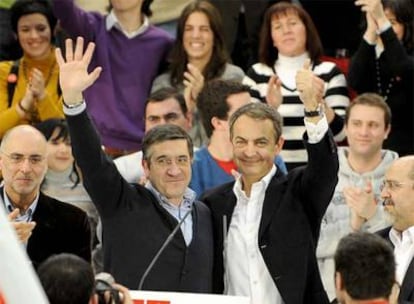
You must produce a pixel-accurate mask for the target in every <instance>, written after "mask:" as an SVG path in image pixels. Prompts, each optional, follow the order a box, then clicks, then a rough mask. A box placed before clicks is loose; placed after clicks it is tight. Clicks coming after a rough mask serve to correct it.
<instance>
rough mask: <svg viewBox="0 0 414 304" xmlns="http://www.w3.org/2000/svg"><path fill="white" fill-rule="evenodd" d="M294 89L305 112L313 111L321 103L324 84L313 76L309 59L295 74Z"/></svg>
mask: <svg viewBox="0 0 414 304" xmlns="http://www.w3.org/2000/svg"><path fill="white" fill-rule="evenodd" d="M296 88H297V90H298V92H299V98H300V100H301V101H302V102H303V105H304V106H305V109H306V110H307V111H314V110H315V109H316V108H317V107H318V104H319V103H321V102H322V97H323V95H324V90H325V82H324V81H323V80H322V79H320V78H319V77H317V76H315V75H314V74H313V72H312V70H311V63H310V59H306V61H305V63H304V65H303V68H302V69H300V70H299V71H298V72H297V73H296Z"/></svg>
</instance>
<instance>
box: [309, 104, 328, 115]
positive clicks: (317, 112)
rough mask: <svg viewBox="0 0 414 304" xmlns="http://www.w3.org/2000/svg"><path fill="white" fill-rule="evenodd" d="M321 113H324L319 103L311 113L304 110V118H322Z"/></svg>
mask: <svg viewBox="0 0 414 304" xmlns="http://www.w3.org/2000/svg"><path fill="white" fill-rule="evenodd" d="M323 113H324V109H323V105H322V104H320V103H319V104H318V106H317V107H316V109H315V110H313V111H306V109H305V110H304V114H305V117H317V116H322V115H323Z"/></svg>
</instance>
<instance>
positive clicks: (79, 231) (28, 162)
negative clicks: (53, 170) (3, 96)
mask: <svg viewBox="0 0 414 304" xmlns="http://www.w3.org/2000/svg"><path fill="white" fill-rule="evenodd" d="M46 151H47V142H46V139H45V137H44V136H43V134H42V133H40V132H39V131H38V130H36V129H35V128H33V127H32V126H29V125H21V126H17V127H14V128H13V129H11V130H9V131H8V132H7V133H6V134H5V135H4V137H3V139H2V142H1V144H0V170H1V172H2V175H3V184H2V185H1V187H0V196H1V198H2V201H3V202H4V204H2V205H3V207H4V208H5V210H6V212H7V213H8V214H9V220H10V221H11V222H12V223H13V227H14V229H15V230H16V232H17V235H18V236H19V238H20V240H21V242H22V243H23V244H24V245H25V247H26V250H27V254H28V256H29V258H30V260H31V261H32V263H33V266H35V267H37V266H38V265H39V264H40V263H41V262H43V261H44V260H46V259H47V258H48V257H49V256H51V255H53V254H58V253H64V252H65V253H73V254H76V255H78V256H79V257H81V258H84V259H85V260H87V261H90V259H91V249H90V243H91V242H90V239H91V232H90V227H89V222H88V217H87V215H86V213H85V212H83V211H82V210H80V209H79V208H77V207H74V206H71V205H69V204H66V203H63V202H60V201H58V200H56V199H53V198H51V197H48V196H46V195H44V194H43V193H41V192H40V185H41V183H42V181H43V178H44V176H45V174H46V171H47V160H46V153H47V152H46ZM0 201H1V200H0ZM0 208H1V207H0Z"/></svg>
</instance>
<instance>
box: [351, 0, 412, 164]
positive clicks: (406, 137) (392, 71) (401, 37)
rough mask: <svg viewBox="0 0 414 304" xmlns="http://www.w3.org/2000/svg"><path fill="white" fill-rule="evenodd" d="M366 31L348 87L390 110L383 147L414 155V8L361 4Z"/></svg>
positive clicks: (408, 3) (401, 2)
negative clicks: (372, 94)
mask: <svg viewBox="0 0 414 304" xmlns="http://www.w3.org/2000/svg"><path fill="white" fill-rule="evenodd" d="M356 4H357V5H359V6H360V7H361V10H362V11H363V12H365V16H366V23H367V27H366V30H365V33H364V36H363V39H362V41H361V44H360V46H359V49H358V51H357V52H356V53H355V55H354V56H353V58H352V60H351V65H350V69H349V76H348V77H349V84H350V86H351V87H352V88H353V89H354V90H355V91H356V92H357V93H358V94H362V93H365V92H375V93H378V94H380V95H382V96H383V97H384V99H385V100H386V102H387V104H388V105H389V107H390V108H391V112H392V116H393V118H394V119H393V121H392V128H391V133H390V135H389V136H388V139H387V140H386V141H385V144H384V146H385V147H386V148H388V149H391V150H394V151H396V152H398V154H399V155H400V156H403V155H407V154H412V153H413V152H414V106H413V103H414V89H413V83H414V33H413V31H414V5H413V2H412V0H383V1H382V2H381V0H358V1H356Z"/></svg>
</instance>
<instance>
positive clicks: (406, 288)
mask: <svg viewBox="0 0 414 304" xmlns="http://www.w3.org/2000/svg"><path fill="white" fill-rule="evenodd" d="M413 292H414V258H413V259H411V262H410V265H408V269H407V272H406V273H405V276H404V280H403V282H402V285H401V290H400V296H399V298H400V299H404V300H408V299H410V300H411V298H410V295H411V294H412V293H413Z"/></svg>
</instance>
